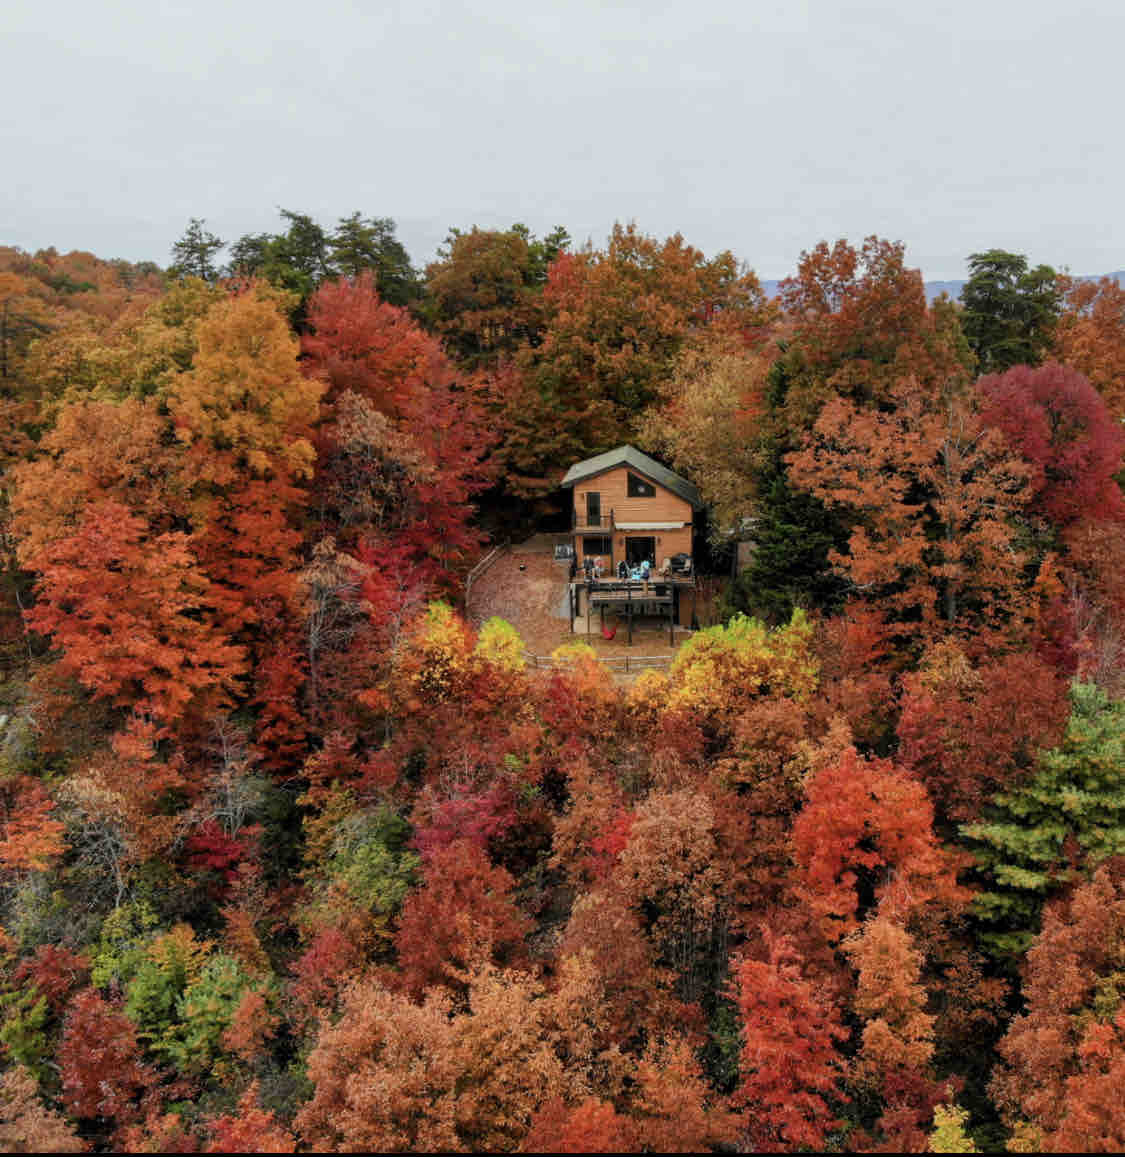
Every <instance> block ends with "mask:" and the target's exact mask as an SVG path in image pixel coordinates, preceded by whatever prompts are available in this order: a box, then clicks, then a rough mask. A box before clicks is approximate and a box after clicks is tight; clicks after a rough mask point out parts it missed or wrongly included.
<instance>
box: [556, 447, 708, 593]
mask: <svg viewBox="0 0 1125 1157" xmlns="http://www.w3.org/2000/svg"><path fill="white" fill-rule="evenodd" d="M562 485H563V486H564V487H568V488H571V489H573V491H574V504H573V515H572V519H571V528H572V531H573V534H574V557H575V561H576V562H577V564H578V568H579V570H581V569H582V568H583V564H584V560H585V559H586V558H594V559H597V560H598V561H599V562H600V564H601V567H602V570H603V572H604V573H605V574H606V575H607V577H608V576H610V575H616V573H617V569H618V563H620V562H622V561H624V562H625V564H626V565H627V566H628V567H630V568H633V567H636V566H639V565H640V564H641V562H642V561H643V560H645V559H647V560H648V563H649V566H650V568H651V569H652V570H653V571H655V572H660V571H661V570H662V569H663V567H664V562H665V560H668V561H669V562H671V560H673V559H675V558H676V556H681V557H682V556H686V557H687V559H688V560H691V561H692V562H694V560H692V523H693V519H694V516H695V512H696V511H697V510H701V509H702V508H703V501H702V499H701V498H700V495H699V491H698V489H696V487H695V486H694V485H692V483H690V482H689V481H688V480H687V479H686V478H681V477H680V476H679V475H678V474H674V473H673V472H672V471H671V470H669V469H668V468H667V467H666V466H661V465H660V463H659V462H657V461H656V460H655V459H654V458H650V457H649V456H648V455H647V454H642V453H641V452H640V450H637V449H634V448H633V447H632V446H618V447H617V449H616V450H608V451H606V453H604V454H598V455H597V456H595V457H593V458H587V459H586V460H585V461H584V462H576V463H575V464H574V465H573V466H571V468H570V469H569V470H568V471H567V472H566V475H565V476H564V477H563V480H562ZM680 573H683V572H682V571H681V572H680ZM687 573H694V565H691V566H689V567H688V568H687Z"/></svg>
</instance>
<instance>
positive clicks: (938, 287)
mask: <svg viewBox="0 0 1125 1157" xmlns="http://www.w3.org/2000/svg"><path fill="white" fill-rule="evenodd" d="M1102 277H1112V278H1113V280H1114V281H1116V282H1117V284H1118V285H1125V269H1118V270H1117V271H1116V272H1115V273H1090V274H1085V275H1084V276H1082V277H1079V279H1078V280H1079V281H1099V280H1101V278H1102ZM966 280H967V279H966V278H962V279H961V280H960V281H927V282H926V300H927V301H933V300H934V298H935V297H940V296H941V295H942V294H943V293H948V294H949V296H950V297H952V298H953V299H954V300H956V299H957V298H959V297H960V296H961V290H962V289H964V288H965V282H966ZM780 285H781V279H774V278H767V279H764V280H763V281H762V288H763V289H764V290H765V291H766V295H767V296H768V297H776V296H777V295H778V292H779V287H780Z"/></svg>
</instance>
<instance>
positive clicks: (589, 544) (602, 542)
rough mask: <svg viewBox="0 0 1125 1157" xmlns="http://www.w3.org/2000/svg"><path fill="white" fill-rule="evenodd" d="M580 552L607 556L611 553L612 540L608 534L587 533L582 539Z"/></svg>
mask: <svg viewBox="0 0 1125 1157" xmlns="http://www.w3.org/2000/svg"><path fill="white" fill-rule="evenodd" d="M582 553H583V554H584V555H604V556H605V557H606V558H609V556H610V555H611V554H612V553H613V540H612V539H611V538H610V537H609V535H608V534H588V535H586V536H585V537H584V538H583V539H582Z"/></svg>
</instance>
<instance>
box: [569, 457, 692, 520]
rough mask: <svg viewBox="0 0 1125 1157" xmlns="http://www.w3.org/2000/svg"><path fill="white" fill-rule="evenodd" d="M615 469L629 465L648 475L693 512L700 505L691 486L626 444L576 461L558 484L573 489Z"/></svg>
mask: <svg viewBox="0 0 1125 1157" xmlns="http://www.w3.org/2000/svg"><path fill="white" fill-rule="evenodd" d="M618 466H631V467H632V468H633V469H634V470H639V471H640V472H641V473H642V474H647V475H648V476H649V477H650V478H651V479H652V480H653V481H654V482H659V483H660V485H661V486H663V487H664V488H665V489H666V490H671V491H672V493H673V494H678V495H679V496H680V497H681V498H682V499H683V500H684V501H685V502H688V503H690V504H691V505H692V507H693V508H694V509H696V510H699V509H701V508H702V506H703V498H702V496H701V495H700V493H699V489H698V487H696V486H695V484H694V483H692V482H689V481H688V480H687V479H686V478H683V477H681V476H680V475H679V474H677V473H676V472H675V471H673V470H669V469H668V467H667V466H662V465H661V464H660V463H659V462H657V460H656V459H655V458H652V457H650V456H649V455H648V454H646V453H645V452H644V451H643V450H638V449H637V448H636V447H635V446H631V445H629V444H628V443H625V444H624V445H622V446H616V447H614V449H612V450H606V451H605V452H604V453H602V454H595V455H594V456H593V457H592V458H585V459H583V460H582V461H581V462H575V463H574V465H573V466H571V468H570V469H569V470H568V471H567V472H566V474H565V475H564V476H563V480H562V482H561V485H562V486H573V485H574V484H575V483H576V482H581V481H582V479H584V478H590V477H592V476H593V475H595V474H601V473H603V472H604V471H606V470H613V469H615V468H616V467H618Z"/></svg>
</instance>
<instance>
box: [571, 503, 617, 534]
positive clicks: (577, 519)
mask: <svg viewBox="0 0 1125 1157" xmlns="http://www.w3.org/2000/svg"><path fill="white" fill-rule="evenodd" d="M571 516H572V517H571V523H570V525H571V527H572V529H573V530H574V531H575V532H576V533H578V534H585V533H586V532H587V531H601V532H602V533H605V532H606V531H607V530H613V511H612V510H611V511H610V512H609V513H608V514H588V513H587V512H586V511H585V510H578V509H575V510H573V511H571Z"/></svg>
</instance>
